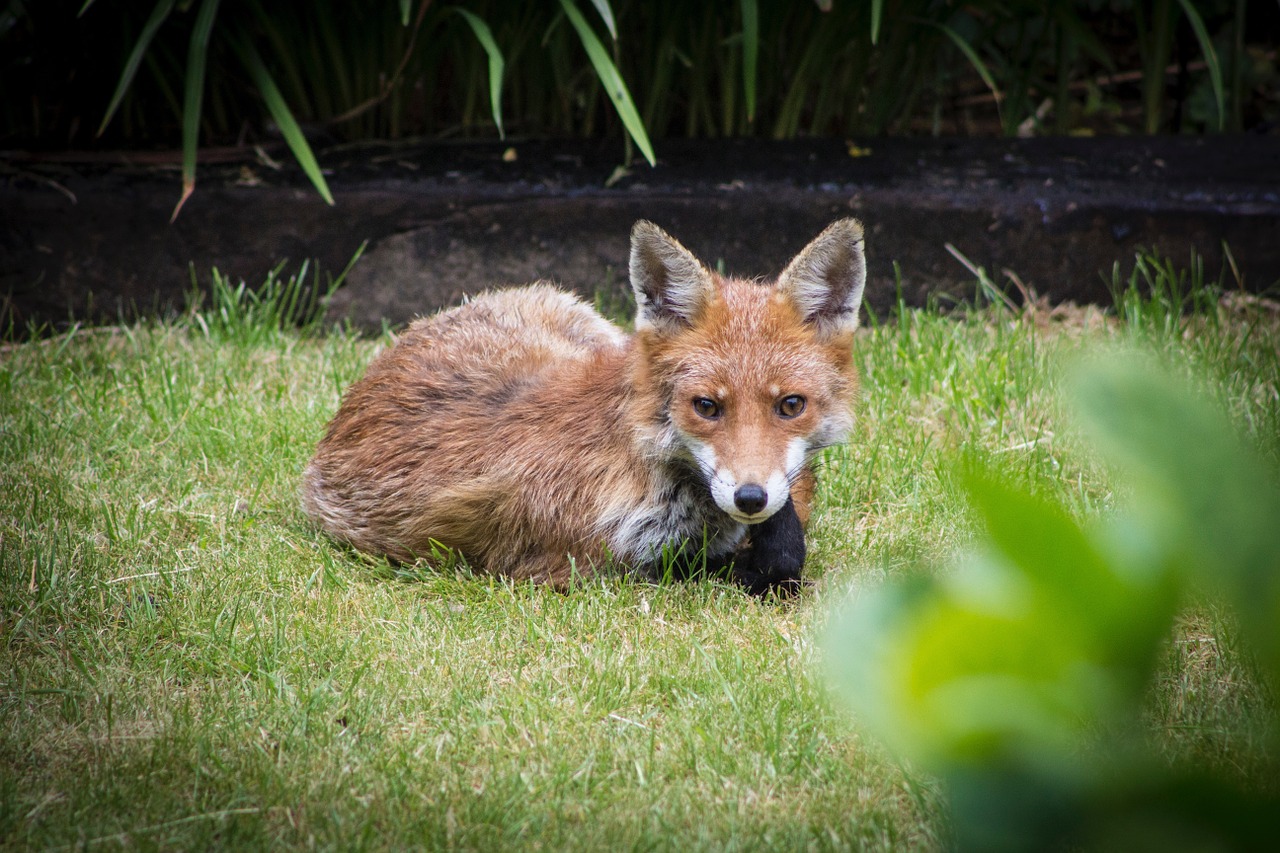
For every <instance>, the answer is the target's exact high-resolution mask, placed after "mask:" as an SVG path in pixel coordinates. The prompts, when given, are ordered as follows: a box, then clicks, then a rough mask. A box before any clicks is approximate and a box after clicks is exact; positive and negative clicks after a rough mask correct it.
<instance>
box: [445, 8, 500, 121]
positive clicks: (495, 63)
mask: <svg viewBox="0 0 1280 853" xmlns="http://www.w3.org/2000/svg"><path fill="white" fill-rule="evenodd" d="M453 11H455V12H457V13H458V14H459V15H461V16H462V19H463V20H464V21H466V22H467V24H468V25H470V27H471V32H473V33H475V36H476V40H477V41H479V42H480V46H481V47H483V48H484V52H485V53H486V54H488V56H489V107H490V109H491V110H492V111H493V123H494V124H495V125H497V127H498V137H499V138H500V139H506V138H507V135H506V133H505V132H504V131H503V129H502V75H503V73H504V71H505V69H506V61H505V60H504V59H503V58H502V48H500V47H498V43H497V42H496V41H494V39H493V31H492V30H490V29H489V25H488V24H486V23H485V22H484V20H483V19H482V18H480V17H479V16H478V15H476V14H474V13H472V12H468V11H467V10H466V9H463V8H462V7H460V6H454V7H453Z"/></svg>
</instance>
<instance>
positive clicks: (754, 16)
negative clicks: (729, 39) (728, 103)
mask: <svg viewBox="0 0 1280 853" xmlns="http://www.w3.org/2000/svg"><path fill="white" fill-rule="evenodd" d="M759 57H760V6H759V4H758V3H757V0H742V90H743V92H744V93H746V96H747V121H755V120H756V65H757V62H758V60H759Z"/></svg>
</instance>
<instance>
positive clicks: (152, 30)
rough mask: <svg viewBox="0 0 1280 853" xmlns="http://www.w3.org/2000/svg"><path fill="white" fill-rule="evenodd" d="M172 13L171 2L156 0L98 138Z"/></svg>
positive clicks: (121, 78)
mask: <svg viewBox="0 0 1280 853" xmlns="http://www.w3.org/2000/svg"><path fill="white" fill-rule="evenodd" d="M92 2H93V0H88V2H86V3H85V4H84V9H81V10H80V14H82V15H83V14H84V12H85V9H88V8H89V4H90V3H92ZM172 11H173V0H158V2H157V3H156V7H155V9H153V10H152V11H151V17H149V18H147V23H146V24H145V25H144V26H143V27H142V33H141V34H140V35H139V36H138V40H137V42H135V43H134V45H133V50H132V51H130V53H129V59H128V61H127V62H125V64H124V71H123V72H121V74H120V82H119V83H118V84H116V91H115V94H113V95H112V96H111V103H110V104H108V105H107V112H106V115H104V116H103V117H102V124H100V125H99V126H98V136H101V135H102V132H103V131H104V130H106V129H107V125H108V124H110V123H111V117H112V116H114V115H115V114H116V109H117V108H118V107H119V106H120V102H121V101H122V100H124V93H125V92H127V91H128V90H129V86H130V85H131V84H132V83H133V78H134V77H135V76H136V75H137V73H138V66H140V65H141V64H142V57H143V54H145V53H146V52H147V47H148V46H150V44H151V40H152V39H153V38H155V35H156V31H157V30H159V29H160V25H161V24H163V23H164V21H165V19H166V18H168V17H169V13H170V12H172Z"/></svg>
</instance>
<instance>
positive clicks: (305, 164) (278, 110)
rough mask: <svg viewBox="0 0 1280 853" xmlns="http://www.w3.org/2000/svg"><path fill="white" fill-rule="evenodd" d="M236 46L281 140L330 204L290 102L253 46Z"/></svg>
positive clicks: (244, 43)
mask: <svg viewBox="0 0 1280 853" xmlns="http://www.w3.org/2000/svg"><path fill="white" fill-rule="evenodd" d="M236 48H237V52H238V53H239V54H240V59H241V61H243V62H244V66H245V69H246V70H247V71H248V72H249V76H250V77H252V78H253V82H254V85H256V86H257V87H258V91H259V92H261V93H262V99H263V101H265V102H266V104H267V109H268V110H269V111H270V112H271V117H272V118H273V119H275V122H276V125H277V126H278V127H279V128H280V133H281V134H283V135H284V140H285V142H286V143H288V145H289V150H290V151H292V152H293V156H294V157H295V158H296V159H297V161H298V164H299V165H300V166H302V171H304V172H306V174H307V177H308V178H310V179H311V183H312V184H313V185H314V186H315V188H316V191H317V192H319V193H320V195H321V197H323V198H324V200H325V201H326V202H328V203H329V204H333V195H332V194H331V193H330V192H329V185H328V184H327V183H326V182H325V179H324V174H323V173H322V172H321V171H320V164H319V163H317V162H316V156H315V154H314V153H313V152H312V151H311V146H310V145H309V144H308V143H307V138H306V136H305V135H304V134H303V133H302V128H301V127H299V126H298V121H297V119H295V118H294V117H293V112H292V111H291V110H290V109H289V105H288V104H287V103H285V100H284V96H283V95H282V94H280V87H279V86H277V85H276V81H275V80H273V79H272V77H271V72H270V71H268V70H267V66H266V65H265V64H264V63H263V61H262V57H261V56H259V55H258V51H257V50H255V49H254V47H253V45H252V44H251V43H250V42H249V40H248V39H241V40H238V42H237V44H236Z"/></svg>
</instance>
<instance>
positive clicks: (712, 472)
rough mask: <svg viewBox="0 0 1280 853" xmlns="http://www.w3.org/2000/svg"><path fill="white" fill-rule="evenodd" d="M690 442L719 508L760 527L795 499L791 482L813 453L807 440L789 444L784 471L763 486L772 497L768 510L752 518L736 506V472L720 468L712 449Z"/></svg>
mask: <svg viewBox="0 0 1280 853" xmlns="http://www.w3.org/2000/svg"><path fill="white" fill-rule="evenodd" d="M686 441H687V446H688V447H689V451H690V452H691V453H692V454H693V457H694V458H695V459H696V460H698V466H699V467H700V468H701V469H702V470H703V471H704V472H705V473H706V474H707V475H708V476H709V478H710V483H709V484H708V485H709V486H710V488H711V497H712V498H713V499H714V500H715V502H716V506H718V507H720V509H721V510H722V511H723V512H724V513H725V514H726V515H728V516H729V517H730V518H732V519H733V520H734V521H740V522H742V523H743V524H759V523H760V522H762V521H764V520H765V519H766V518H769V517H770V516H771V515H773V514H774V513H775V512H777V511H778V510H780V509H782V508H783V507H784V506H786V505H787V499H788V498H789V497H791V481H792V480H793V479H794V478H795V476H796V474H798V473H799V472H800V468H801V466H803V465H804V462H805V456H806V455H807V454H808V451H809V445H808V442H807V441H805V440H804V439H803V438H793V439H791V440H790V441H789V442H787V453H786V458H785V459H784V461H783V467H782V468H781V469H776V470H774V471H772V472H770V474H769V477H768V479H767V480H766V481H765V482H764V483H763V484H762V485H763V486H764V490H765V493H766V495H767V496H768V500H767V503H766V504H765V507H764V509H762V510H760V511H759V512H757V513H756V514H754V515H748V514H746V513H744V512H743V511H742V510H740V509H738V505H737V504H736V503H734V500H733V495H734V492H736V491H737V490H738V486H740V485H742V484H741V483H740V482H739V480H738V477H737V476H735V474H734V473H733V471H732V470H730V469H729V468H727V467H724V466H721V467H717V466H716V452H715V450H713V449H712V448H711V447H709V446H707V445H705V444H702V443H701V442H696V441H688V440H686Z"/></svg>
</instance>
